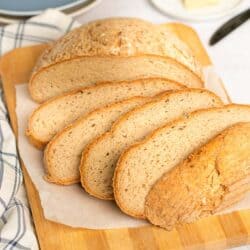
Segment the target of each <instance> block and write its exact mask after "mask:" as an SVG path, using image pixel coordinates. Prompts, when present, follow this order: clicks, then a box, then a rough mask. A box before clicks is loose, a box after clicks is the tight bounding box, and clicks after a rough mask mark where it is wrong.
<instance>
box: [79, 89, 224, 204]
mask: <svg viewBox="0 0 250 250" xmlns="http://www.w3.org/2000/svg"><path fill="white" fill-rule="evenodd" d="M218 106H222V102H221V100H220V98H219V97H217V96H216V95H215V94H213V93H211V92H210V91H207V90H203V89H187V90H180V91H176V92H172V93H170V94H168V93H167V94H166V93H165V94H163V95H161V96H160V97H159V98H157V99H156V100H154V101H152V102H150V103H147V104H145V105H143V106H142V107H139V108H137V109H135V110H133V111H131V112H129V113H127V114H125V115H124V116H123V117H121V118H120V119H119V120H118V121H117V122H115V124H114V125H113V126H112V128H111V131H110V132H107V133H105V134H104V135H102V136H101V137H99V138H97V139H96V140H95V141H93V142H92V143H91V144H90V145H89V146H88V147H87V148H86V150H85V151H84V152H83V157H82V161H81V166H80V169H81V182H82V185H83V186H84V188H85V189H86V190H87V192H89V193H90V194H92V195H94V196H96V197H98V198H102V199H113V188H112V178H113V173H114V169H115V166H116V163H117V160H118V158H119V156H120V154H121V153H122V152H123V151H124V150H125V149H126V148H128V147H129V146H130V145H132V144H134V143H136V142H138V141H140V140H142V139H143V138H144V137H145V136H146V135H147V134H148V133H150V132H152V131H153V130H154V129H156V128H158V127H160V126H162V125H164V124H166V123H167V122H169V121H171V120H173V119H176V118H178V117H179V116H186V115H187V114H188V113H189V112H192V111H194V110H197V109H201V108H208V107H218ZM145 153H146V152H145ZM128 178H129V177H128ZM138 178H140V177H138Z"/></svg>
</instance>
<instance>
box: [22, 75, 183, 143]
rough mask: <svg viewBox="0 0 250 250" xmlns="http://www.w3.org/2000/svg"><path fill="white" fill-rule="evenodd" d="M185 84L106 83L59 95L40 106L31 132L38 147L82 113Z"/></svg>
mask: <svg viewBox="0 0 250 250" xmlns="http://www.w3.org/2000/svg"><path fill="white" fill-rule="evenodd" d="M182 88H183V85H180V84H178V83H175V82H171V81H168V80H164V79H147V80H137V81H133V82H119V83H103V84H100V85H98V86H94V87H87V88H83V89H80V90H77V91H73V92H70V93H67V94H64V95H62V96H59V97H56V98H54V99H52V100H50V101H48V102H46V103H44V104H42V105H40V106H39V107H38V108H37V109H36V110H35V111H34V112H33V113H32V115H31V117H30V119H29V123H28V129H27V135H28V137H29V139H30V141H31V143H33V145H35V146H36V147H38V148H43V147H44V146H45V145H46V144H47V143H48V142H49V141H50V140H51V139H52V138H53V136H54V135H55V134H56V133H57V132H59V131H60V130H62V129H63V128H64V127H65V126H67V125H69V124H70V123H72V122H73V121H74V120H76V119H77V118H79V117H80V116H82V115H85V114H87V113H89V112H91V111H93V110H95V109H97V108H100V107H102V106H105V105H108V104H110V103H113V102H117V101H122V100H125V99H128V98H130V97H134V96H153V95H156V94H159V93H161V92H163V91H168V90H175V89H182Z"/></svg>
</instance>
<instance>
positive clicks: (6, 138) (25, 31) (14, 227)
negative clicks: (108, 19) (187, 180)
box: [0, 9, 79, 250]
mask: <svg viewBox="0 0 250 250" xmlns="http://www.w3.org/2000/svg"><path fill="white" fill-rule="evenodd" d="M77 26H79V23H77V22H76V21H74V20H73V19H72V18H71V17H68V16H66V15H64V14H63V13H61V12H59V11H57V10H52V9H49V10H46V11H45V12H44V13H42V14H41V15H39V16H35V17H32V18H30V19H28V20H27V21H22V22H19V23H16V24H11V25H7V26H2V27H0V56H1V55H3V54H5V53H6V52H8V51H10V50H12V49H14V48H17V47H21V46H28V45H34V44H39V43H46V42H50V41H53V40H55V39H58V38H59V37H60V36H62V35H63V34H65V33H67V32H68V31H69V30H71V29H73V28H75V27H77ZM22 181H23V176H22V171H21V168H20V163H19V159H18V155H17V150H16V141H15V137H14V134H13V132H12V130H11V127H10V124H9V119H8V114H7V111H6V108H5V105H4V102H3V96H2V91H1V90H0V249H6V250H8V249H38V243H37V241H36V237H35V233H34V230H33V223H32V219H31V216H30V211H29V208H28V203H27V200H26V194H25V190H24V187H23V184H22Z"/></svg>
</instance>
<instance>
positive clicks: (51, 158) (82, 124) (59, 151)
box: [44, 97, 152, 185]
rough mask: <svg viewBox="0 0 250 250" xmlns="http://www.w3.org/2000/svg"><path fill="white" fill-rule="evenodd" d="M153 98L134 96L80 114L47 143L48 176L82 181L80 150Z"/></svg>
mask: <svg viewBox="0 0 250 250" xmlns="http://www.w3.org/2000/svg"><path fill="white" fill-rule="evenodd" d="M150 100H152V98H150V97H132V98H130V99H128V100H125V101H121V102H117V103H114V104H111V105H109V106H107V107H104V108H100V109H97V110H95V111H93V112H91V113H89V114H88V115H86V116H83V117H81V118H79V119H78V120H77V121H75V122H74V123H73V124H71V125H69V126H68V127H66V128H65V129H63V130H62V131H60V132H59V133H58V134H57V135H56V136H55V137H54V138H53V139H52V140H51V141H50V142H49V143H48V145H47V147H46V150H45V152H44V164H45V167H46V170H47V171H46V179H47V180H48V181H50V182H54V183H57V184H63V185H69V184H73V183H77V182H79V181H80V173H79V166H80V160H81V154H82V151H83V149H84V148H85V146H86V145H87V144H88V143H89V142H90V141H92V140H93V139H94V138H95V137H97V136H100V135H101V134H103V133H104V132H106V131H108V130H109V129H110V127H111V125H112V124H113V122H114V121H115V120H116V119H117V118H118V117H120V116H121V115H122V114H124V113H126V112H128V111H129V110H131V109H133V108H135V107H138V106H140V105H143V104H145V103H146V102H148V101H150Z"/></svg>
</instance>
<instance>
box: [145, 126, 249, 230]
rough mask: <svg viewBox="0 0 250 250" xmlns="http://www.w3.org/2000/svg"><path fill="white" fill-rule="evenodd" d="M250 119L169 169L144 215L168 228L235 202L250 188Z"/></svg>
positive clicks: (152, 193)
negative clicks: (249, 121)
mask: <svg viewBox="0 0 250 250" xmlns="http://www.w3.org/2000/svg"><path fill="white" fill-rule="evenodd" d="M249 166H250V123H242V124H237V125H235V126H233V127H230V128H229V129H226V130H225V131H223V132H222V133H221V134H220V135H219V136H217V137H216V138H215V139H213V140H211V141H210V142H209V143H208V144H206V145H205V146H203V147H202V148H200V149H198V150H197V151H196V152H194V153H193V154H191V155H190V156H189V157H188V158H187V159H186V160H184V162H182V163H181V164H179V165H178V166H176V167H175V168H174V169H172V170H170V171H169V172H167V173H166V174H165V175H164V176H163V177H161V178H160V180H159V181H157V182H156V184H155V185H154V186H153V187H152V189H151V190H150V192H149V194H148V195H147V198H146V203H145V215H146V217H147V218H148V219H149V221H150V222H151V223H153V224H155V225H158V226H161V227H164V228H166V229H168V230H171V229H173V227H175V226H176V225H179V224H183V223H189V222H193V221H195V220H197V219H200V218H202V217H205V216H209V215H212V214H214V213H216V212H218V211H220V210H221V209H224V208H226V207H228V206H231V205H232V204H234V203H236V202H237V201H239V200H240V199H242V198H243V197H244V195H245V194H246V192H247V191H249V190H250V181H249V180H250V179H249V177H250V167H249Z"/></svg>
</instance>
